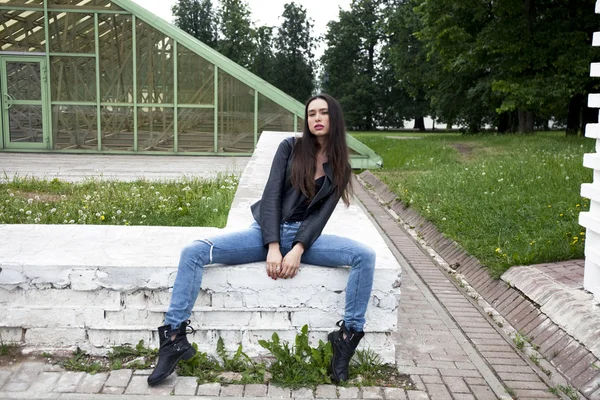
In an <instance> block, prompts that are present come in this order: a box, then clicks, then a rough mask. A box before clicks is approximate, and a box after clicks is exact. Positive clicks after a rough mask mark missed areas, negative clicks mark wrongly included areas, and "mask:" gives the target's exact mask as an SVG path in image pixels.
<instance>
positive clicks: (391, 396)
mask: <svg viewBox="0 0 600 400" xmlns="http://www.w3.org/2000/svg"><path fill="white" fill-rule="evenodd" d="M383 397H384V398H385V400H406V394H405V393H404V390H403V389H400V388H391V387H385V388H383Z"/></svg>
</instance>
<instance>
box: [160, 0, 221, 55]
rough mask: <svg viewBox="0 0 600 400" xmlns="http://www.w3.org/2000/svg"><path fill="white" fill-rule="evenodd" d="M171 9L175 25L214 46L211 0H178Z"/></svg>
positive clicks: (215, 43) (213, 14)
mask: <svg viewBox="0 0 600 400" xmlns="http://www.w3.org/2000/svg"><path fill="white" fill-rule="evenodd" d="M171 10H172V12H173V16H174V17H175V20H174V23H175V26H177V27H178V28H179V29H181V30H183V31H185V32H187V33H189V34H190V35H192V36H193V37H195V38H196V39H198V40H200V41H201V42H202V43H204V44H206V45H208V46H210V47H212V48H213V49H214V48H216V46H217V21H216V15H215V13H214V11H213V6H212V1H211V0H178V1H177V3H175V4H174V5H173V7H172V9H171Z"/></svg>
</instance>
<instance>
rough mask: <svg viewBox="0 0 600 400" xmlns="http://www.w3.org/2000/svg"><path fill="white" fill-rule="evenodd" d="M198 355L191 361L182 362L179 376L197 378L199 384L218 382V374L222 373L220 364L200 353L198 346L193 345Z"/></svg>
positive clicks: (178, 372) (180, 362)
mask: <svg viewBox="0 0 600 400" xmlns="http://www.w3.org/2000/svg"><path fill="white" fill-rule="evenodd" d="M192 346H193V347H194V349H196V354H194V356H193V357H192V358H190V359H189V360H187V361H186V360H181V361H179V364H178V370H177V374H178V375H179V376H197V377H198V383H207V382H217V381H218V373H219V372H220V371H222V368H221V365H220V364H219V362H218V361H217V360H216V359H215V358H213V357H211V356H209V355H207V354H206V353H203V352H200V351H198V345H197V344H196V343H192Z"/></svg>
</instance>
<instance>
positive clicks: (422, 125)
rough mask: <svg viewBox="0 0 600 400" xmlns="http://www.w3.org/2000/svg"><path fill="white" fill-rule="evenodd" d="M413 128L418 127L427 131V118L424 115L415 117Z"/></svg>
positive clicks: (422, 130)
mask: <svg viewBox="0 0 600 400" xmlns="http://www.w3.org/2000/svg"><path fill="white" fill-rule="evenodd" d="M413 129H418V130H420V131H421V132H425V131H426V130H427V129H425V119H424V118H423V117H417V118H415V126H413Z"/></svg>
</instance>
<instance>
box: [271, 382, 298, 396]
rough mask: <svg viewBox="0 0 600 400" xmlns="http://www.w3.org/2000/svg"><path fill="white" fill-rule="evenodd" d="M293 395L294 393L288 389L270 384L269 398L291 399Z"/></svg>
mask: <svg viewBox="0 0 600 400" xmlns="http://www.w3.org/2000/svg"><path fill="white" fill-rule="evenodd" d="M291 393H292V391H291V390H290V389H288V388H281V387H279V386H274V385H271V384H269V388H268V390H267V397H271V398H277V399H289V398H290V397H291Z"/></svg>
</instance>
